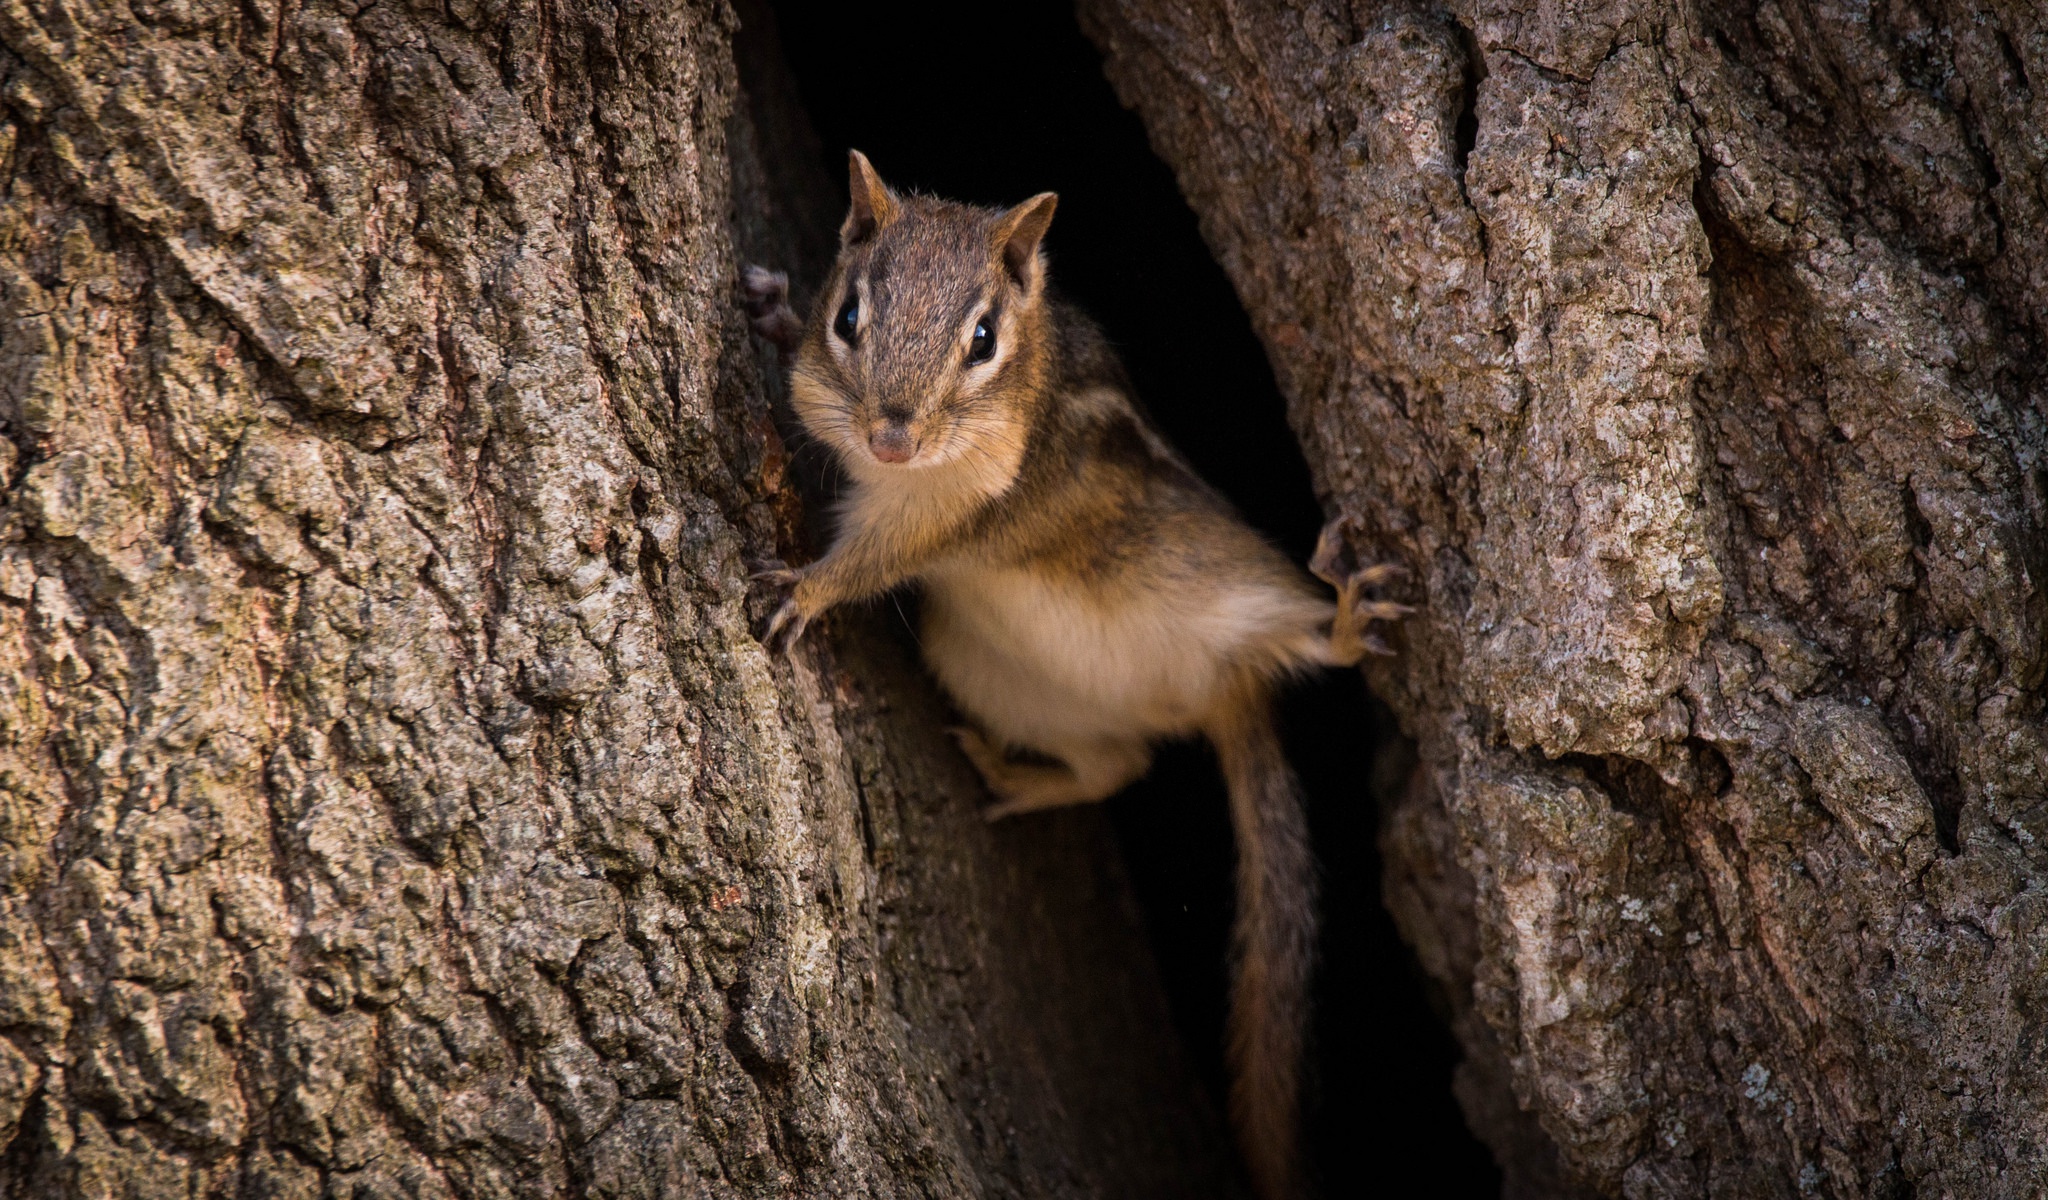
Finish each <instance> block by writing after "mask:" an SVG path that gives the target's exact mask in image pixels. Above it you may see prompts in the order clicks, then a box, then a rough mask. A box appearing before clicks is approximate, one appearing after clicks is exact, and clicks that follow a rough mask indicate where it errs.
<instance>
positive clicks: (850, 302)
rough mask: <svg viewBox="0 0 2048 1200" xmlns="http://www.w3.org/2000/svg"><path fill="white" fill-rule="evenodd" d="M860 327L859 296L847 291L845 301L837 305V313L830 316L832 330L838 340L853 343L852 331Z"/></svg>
mask: <svg viewBox="0 0 2048 1200" xmlns="http://www.w3.org/2000/svg"><path fill="white" fill-rule="evenodd" d="M859 328H860V297H858V296H855V295H853V294H852V293H850V292H849V293H847V296H846V303H844V304H842V305H840V306H839V315H838V316H836V317H834V318H832V332H834V333H836V334H838V335H839V340H840V341H842V342H845V343H847V344H848V345H852V344H853V332H854V330H856V329H859Z"/></svg>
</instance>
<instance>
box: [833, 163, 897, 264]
mask: <svg viewBox="0 0 2048 1200" xmlns="http://www.w3.org/2000/svg"><path fill="white" fill-rule="evenodd" d="M846 182H847V190H848V191H850V192H852V193H853V204H852V205H851V206H850V207H849V208H848V209H847V210H846V222H845V224H843V225H841V226H840V227H839V240H840V241H841V242H844V243H845V244H846V245H849V246H857V245H859V244H860V243H862V242H865V241H867V240H868V239H869V238H871V237H873V236H875V231H876V230H878V229H882V228H884V227H886V226H887V225H888V224H889V223H890V222H891V221H894V220H895V219H896V211H897V204H896V193H894V192H892V191H890V190H889V185H888V184H886V183H883V182H882V177H881V176H880V175H877V174H875V165H874V164H873V163H871V162H869V161H868V156H867V155H865V154H862V153H861V152H860V151H858V150H849V151H847V152H846Z"/></svg>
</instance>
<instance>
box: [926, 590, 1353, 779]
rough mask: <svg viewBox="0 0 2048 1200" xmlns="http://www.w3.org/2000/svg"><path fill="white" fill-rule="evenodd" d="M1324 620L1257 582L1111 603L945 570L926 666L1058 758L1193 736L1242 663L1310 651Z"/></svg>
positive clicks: (929, 594) (971, 704) (982, 710)
mask: <svg viewBox="0 0 2048 1200" xmlns="http://www.w3.org/2000/svg"><path fill="white" fill-rule="evenodd" d="M1328 615H1329V609H1328V605H1327V604H1319V603H1318V602H1316V601H1315V600H1313V599H1311V598H1309V597H1307V596H1304V595H1301V594H1299V593H1295V592H1292V591H1289V590H1284V589H1280V588H1276V587H1274V586H1272V585H1270V584H1265V583H1262V582H1259V581H1253V580H1246V581H1244V582H1243V583H1242V584H1241V585H1240V586H1237V587H1217V586H1214V585H1213V583H1212V584H1210V585H1209V586H1204V587H1189V588H1177V589H1168V588H1155V589H1152V590H1148V591H1144V592H1136V593H1132V592H1129V591H1122V590H1120V591H1119V592H1116V593H1105V592H1102V591H1098V590H1095V589H1090V588H1088V587H1086V586H1085V585H1082V584H1079V583H1076V582H1074V581H1071V580H1048V579H1046V578H1045V577H1044V576H1043V575H1041V574H1034V573H1031V572H1025V571H1017V570H1008V569H995V568H985V567H980V566H968V565H964V564H962V565H950V564H949V565H947V566H944V567H941V568H939V569H937V570H934V571H932V572H931V573H929V574H927V575H926V576H925V620H924V638H923V641H924V654H925V658H926V660H927V661H928V662H929V663H930V664H931V667H932V670H933V672H934V673H935V674H936V675H937V676H938V677H939V682H940V683H941V684H943V685H944V686H945V688H946V690H947V691H948V692H950V693H951V694H952V696H953V698H954V700H956V701H957V702H958V703H959V704H960V706H961V707H962V708H963V709H965V710H966V711H967V712H968V713H969V714H970V715H972V716H973V717H974V718H975V719H976V720H978V721H980V722H981V723H982V724H983V726H984V727H985V728H986V730H987V731H988V732H989V733H990V734H993V735H994V736H995V737H997V738H999V739H1001V740H1003V741H1006V742H1008V743H1010V744H1012V745H1018V746H1027V747H1030V748H1033V749H1036V750H1042V751H1045V752H1048V753H1054V754H1057V753H1059V751H1060V749H1061V748H1062V747H1064V746H1072V745H1076V744H1089V743H1098V742H1102V741H1128V740H1149V739H1152V738H1157V737H1165V736H1172V735H1176V734H1182V733H1189V732H1193V731H1194V730H1195V729H1196V727H1197V725H1198V723H1199V722H1200V721H1201V719H1202V718H1203V717H1204V716H1205V715H1207V714H1208V712H1209V711H1210V710H1211V708H1212V707H1213V706H1214V702H1215V700H1216V698H1217V693H1218V691H1219V689H1220V688H1222V687H1223V686H1225V684H1226V683H1227V682H1228V678H1227V673H1228V670H1229V668H1230V667H1231V665H1232V664H1234V663H1240V662H1247V661H1258V660H1266V661H1271V660H1272V659H1273V658H1274V657H1278V656H1276V655H1275V654H1274V652H1273V650H1272V649H1267V650H1265V651H1264V652H1262V651H1261V649H1260V648H1261V646H1269V647H1270V646H1273V644H1274V643H1283V644H1286V645H1287V646H1288V647H1290V648H1291V647H1292V646H1294V645H1297V644H1304V643H1306V642H1309V641H1313V639H1314V638H1315V637H1316V636H1317V635H1316V632H1315V629H1316V626H1317V624H1318V623H1319V622H1321V621H1323V620H1326V619H1327V618H1328ZM1276 648H1277V647H1276ZM1279 656H1289V655H1287V654H1286V651H1285V650H1282V651H1281V652H1280V655H1279ZM1289 657H1291V656H1289Z"/></svg>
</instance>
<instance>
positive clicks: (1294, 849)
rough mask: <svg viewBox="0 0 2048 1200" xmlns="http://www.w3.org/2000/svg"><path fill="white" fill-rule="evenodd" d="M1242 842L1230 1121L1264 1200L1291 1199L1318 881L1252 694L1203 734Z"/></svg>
mask: <svg viewBox="0 0 2048 1200" xmlns="http://www.w3.org/2000/svg"><path fill="white" fill-rule="evenodd" d="M1209 737H1210V740H1211V741H1212V742H1214V743H1215V745H1216V755H1217V758H1218V759H1220V760H1221V762H1222V765H1223V778H1224V782H1225V783H1227V784H1228V785H1229V788H1230V820H1231V824H1232V826H1233V827H1234V828H1235V830H1236V833H1237V927H1236V929H1235V931H1234V933H1233V937H1232V941H1233V943H1234V944H1233V956H1234V964H1233V966H1234V968H1235V969H1234V971H1233V973H1232V981H1231V995H1230V1045H1229V1055H1230V1070H1231V1081H1230V1116H1231V1123H1232V1124H1233V1125H1234V1126H1235V1127H1236V1129H1237V1138H1238V1143H1239V1146H1240V1148H1241V1149H1242V1150H1243V1152H1244V1157H1245V1162H1246V1164H1247V1165H1248V1166H1249V1167H1250V1168H1251V1175H1252V1183H1253V1186H1254V1188H1255V1189H1256V1192H1257V1194H1258V1196H1259V1200H1295V1197H1297V1196H1299V1195H1301V1193H1302V1189H1303V1186H1304V1179H1303V1175H1302V1163H1301V1131H1300V1116H1301V1111H1300V1110H1301V1102H1300V1097H1301V1057H1302V1045H1303V1040H1304V1037H1305V1034H1306V1030H1307V1027H1308V1014H1309V980H1310V976H1311V975H1312V974H1313V972H1314V968H1315V948H1316V871H1315V859H1314V856H1313V855H1312V854H1311V853H1310V851H1309V842H1308V817H1307V814H1306V813H1305V812H1304V810H1303V808H1302V801H1301V788H1300V785H1299V784H1297V783H1296V782H1295V779H1294V772H1293V771H1292V770H1291V769H1289V767H1288V765H1287V759H1286V756H1285V755H1284V753H1283V752H1282V750H1281V746H1280V738H1279V735H1278V733H1277V732H1276V730H1275V729H1274V726H1273V709H1272V701H1271V698H1270V697H1269V695H1268V694H1267V692H1266V689H1265V688H1263V687H1259V688H1256V689H1253V690H1250V691H1248V692H1247V693H1246V695H1245V697H1244V699H1243V700H1242V701H1241V702H1239V703H1237V704H1235V705H1233V706H1231V709H1230V711H1229V712H1228V713H1227V714H1225V715H1224V716H1223V718H1222V719H1221V720H1220V721H1219V722H1218V724H1217V727H1216V728H1214V729H1211V730H1210V731H1209Z"/></svg>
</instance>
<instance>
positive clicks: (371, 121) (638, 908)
mask: <svg viewBox="0 0 2048 1200" xmlns="http://www.w3.org/2000/svg"><path fill="white" fill-rule="evenodd" d="M736 28H737V23H736V21H735V18H734V17H733V15H732V14H731V11H730V10H729V9H727V8H725V7H724V6H722V5H718V4H690V3H665V2H663V0H654V2H652V3H645V4H631V5H624V6H613V5H609V4H590V5H579V4H577V3H574V2H571V3H567V4H554V3H549V4H538V5H536V4H528V3H525V2H524V0H514V2H512V3H505V4H477V3H473V2H471V0H455V2H454V3H451V4H449V5H445V6H442V5H430V6H410V7H404V6H395V5H375V6H368V7H362V6H359V5H358V4H356V3H354V2H353V0H302V2H299V3H289V4H278V3H271V2H270V0H249V2H246V3H230V2H228V0H167V2H159V0H107V2H104V3H80V2H77V0H5V2H4V3H0V103H4V105H5V107H4V110H0V180H5V181H6V186H7V188H8V192H7V194H6V198H5V202H4V204H0V421H4V432H5V434H6V438H5V440H0V466H4V468H5V474H4V481H5V483H6V484H7V491H6V496H5V508H4V511H0V1147H4V1150H0V1196H9V1197H23V1198H27V1197H35V1198H38V1200H40V1198H46V1197H60V1196H122V1197H157V1196H162V1197H172V1196H176V1197H195V1196H208V1197H213V1196H220V1197H228V1196H233V1197H251V1198H253V1197H277V1198H286V1197H313V1196H326V1197H360V1198H367V1197H398V1196H405V1197H498V1196H534V1197H540V1196H550V1197H551V1196H559V1195H574V1196H589V1197H663V1198H672V1197H697V1196H703V1197H715V1196H769V1195H773V1196H785V1195H806V1196H820V1197H824V1196H831V1197H845V1196H897V1195H917V1196H928V1197H950V1196H984V1195H986V1196H1033V1197H1036V1196H1119V1197H1120V1196H1133V1195H1157V1196H1184V1195H1201V1194H1230V1193H1231V1190H1232V1189H1231V1187H1230V1186H1229V1184H1228V1180H1229V1178H1230V1177H1229V1175H1228V1170H1227V1167H1226V1166H1225V1165H1224V1163H1223V1161H1222V1160H1220V1159H1219V1157H1218V1153H1219V1151H1218V1148H1219V1147H1220V1146H1222V1145H1223V1144H1224V1142H1223V1139H1222V1138H1220V1137H1219V1136H1218V1135H1217V1132H1216V1130H1215V1128H1214V1122H1213V1120H1212V1118H1211V1117H1210V1116H1209V1114H1207V1113H1206V1112H1205V1111H1204V1110H1203V1109H1202V1108H1201V1107H1200V1104H1199V1102H1198V1101H1195V1100H1193V1099H1189V1098H1190V1097H1192V1096H1194V1095H1195V1094H1196V1089H1194V1088H1192V1087H1191V1086H1189V1081H1188V1077H1187V1075H1186V1072H1185V1069H1184V1067H1183V1065H1182V1064H1181V1063H1180V1061H1179V1060H1178V1059H1177V1058H1176V1052H1175V1050H1174V1048H1173V1042H1172V1038H1171V1034H1170V1031H1169V1029H1168V1027H1167V1021H1166V1019H1165V1014H1164V1008H1163V1004H1162V1002H1161V999H1160V996H1159V993H1158V988H1157V984H1156V982H1155V981H1154V980H1153V978H1152V977H1151V975H1150V974H1149V970H1150V968H1149V966H1148V960H1147V958H1146V957H1145V955H1144V954H1143V952H1142V950H1141V948H1140V943H1139V941H1138V934H1137V930H1136V921H1135V918H1134V916H1133V911H1132V908H1131V905H1130V903H1129V899H1128V896H1127V892H1126V887H1125V884H1124V881H1123V878H1122V876H1121V874H1120V870H1119V867H1118V865H1117V862H1116V859H1115V856H1114V853H1113V850H1112V846H1111V843H1110V841H1109V839H1108V837H1107V833H1106V827H1105V825H1104V824H1103V823H1102V821H1101V820H1100V818H1099V817H1098V816H1095V815H1092V814H1085V813H1083V814H1074V815H1070V816H1065V817H1061V818H1058V819H1056V820H1053V821H1047V822H1036V823H1034V824H1033V826H1032V827H1031V828H1030V829H1024V828H1021V827H1020V828H1016V829H1007V828H1006V829H995V830H992V829H990V828H988V827H986V826H985V825H984V824H983V823H982V822H981V821H980V820H978V818H977V816H976V814H975V811H974V798H975V797H976V796H977V795H978V791H977V788H976V786H975V783H974V781H973V778H972V775H971V772H970V771H969V770H968V769H967V768H966V766H965V765H964V764H963V763H962V762H960V761H959V759H958V757H957V755H955V754H954V753H953V752H952V750H951V748H950V745H949V744H948V743H947V742H946V739H945V738H944V736H943V734H942V732H941V730H942V726H943V724H944V714H943V711H942V710H941V708H940V707H939V705H938V704H937V703H936V701H935V699H934V697H933V696H932V694H931V693H930V691H929V688H928V686H927V685H926V684H925V683H924V682H923V681H922V676H921V674H920V673H919V672H918V671H917V670H916V668H915V667H914V665H913V664H912V662H911V660H910V658H909V657H908V656H907V655H906V654H905V652H904V650H903V649H902V647H901V646H900V645H898V640H897V639H895V638H894V637H893V636H892V635H891V633H890V628H891V627H890V626H889V625H888V624H887V623H886V622H883V621H880V620H879V619H868V620H866V621H865V622H863V621H862V620H861V619H859V618H852V619H849V621H848V622H846V623H844V624H842V625H841V627H840V629H839V634H840V636H838V637H836V638H832V639H829V640H827V639H821V638H815V637H814V638H813V639H812V641H811V642H810V643H809V648H807V649H804V650H800V651H799V652H798V653H797V654H796V655H795V656H794V658H793V659H791V660H790V661H788V662H786V663H785V662H781V661H775V660H771V659H770V658H768V657H767V656H766V655H765V654H764V653H763V652H762V650H761V648H760V647H759V646H758V645H757V644H756V643H755V641H754V640H753V638H752V636H751V634H750V628H751V627H752V624H753V622H754V621H756V620H758V619H759V617H760V615H761V614H760V612H759V611H758V601H757V600H756V599H751V598H750V597H749V594H748V586H747V582H746V580H747V575H748V572H749V570H750V569H751V568H752V567H753V566H754V565H756V564H758V563H759V562H761V561H763V560H765V559H768V558H770V557H772V556H775V555H777V554H778V553H780V554H782V555H784V556H787V557H790V558H793V559H794V558H798V557H800V554H801V552H800V550H799V549H798V548H797V547H796V546H795V545H793V543H794V542H795V541H796V540H797V535H796V533H795V528H796V522H795V519H794V514H795V513H796V511H797V503H796V499H795V494H794V492H793V491H792V489H791V487H790V484H789V481H788V478H787V471H786V463H785V461H784V459H783V458H782V457H781V451H780V449H779V443H778V442H777V440H776V438H775V435H774V432H773V429H772V425H771V422H770V420H769V407H768V403H767V400H766V398H765V393H764V390H763V379H764V373H763V371H762V365H763V362H764V360H763V359H762V358H761V352H759V351H757V350H756V349H755V348H753V347H752V346H751V345H750V343H749V340H748V335H747V332H746V327H745V324H744V321H743V319H742V317H741V315H740V313H739V311H738V309H737V304H736V302H737V291H736V265H737V261H738V258H739V254H740V252H741V251H742V250H744V252H745V253H746V254H747V255H748V256H750V257H759V258H763V259H766V260H768V261H770V262H772V263H775V264H776V265H797V263H798V261H799V260H801V259H803V258H805V257H806V256H807V255H808V256H810V257H812V258H815V256H816V255H817V254H818V253H820V252H821V248H822V247H823V246H824V245H825V244H826V243H825V242H823V241H822V240H821V239H822V238H824V237H827V236H829V228H830V222H831V220H832V219H833V218H835V217H836V213H826V212H823V211H822V209H821V206H820V201H819V199H818V198H819V197H820V196H826V195H829V193H828V192H827V191H826V190H825V188H824V185H822V184H820V183H819V182H818V181H817V177H816V175H815V171H816V167H815V166H814V164H815V162H816V159H815V154H814V149H813V148H812V146H811V145H810V144H809V143H808V142H807V141H806V140H805V135H804V133H803V131H802V130H801V129H800V128H799V127H798V124H799V119H798V118H796V117H794V116H793V113H794V107H793V103H792V101H791V100H790V93H789V91H788V89H787V88H786V87H784V86H783V85H782V84H781V83H780V82H779V81H778V80H776V79H775V78H774V72H775V70H776V54H775V51H774V49H773V46H772V45H771V44H766V43H763V42H761V41H759V40H756V41H753V42H751V43H744V44H743V45H742V47H741V54H740V56H739V59H738V60H737V62H736V58H735V52H734V46H733V39H734V36H735V31H736ZM742 68H744V70H745V73H746V75H747V80H746V81H747V84H748V90H747V91H743V90H742V87H741V77H742ZM828 632H829V630H828Z"/></svg>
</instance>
